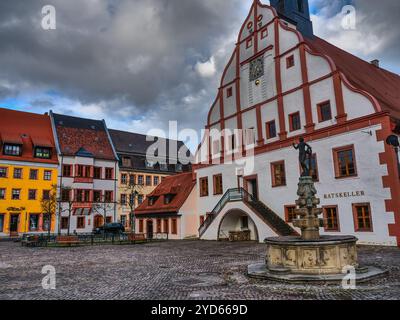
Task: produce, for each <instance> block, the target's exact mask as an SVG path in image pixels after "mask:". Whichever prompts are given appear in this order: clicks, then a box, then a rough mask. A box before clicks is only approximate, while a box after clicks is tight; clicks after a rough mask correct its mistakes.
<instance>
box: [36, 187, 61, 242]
mask: <svg viewBox="0 0 400 320" xmlns="http://www.w3.org/2000/svg"><path fill="white" fill-rule="evenodd" d="M57 203H58V202H57V185H52V186H51V190H49V191H48V193H46V194H43V197H42V199H41V201H40V205H41V208H42V213H43V219H45V218H47V223H48V226H47V231H48V238H49V239H50V232H51V221H52V220H53V219H52V218H53V216H55V215H56V210H57Z"/></svg>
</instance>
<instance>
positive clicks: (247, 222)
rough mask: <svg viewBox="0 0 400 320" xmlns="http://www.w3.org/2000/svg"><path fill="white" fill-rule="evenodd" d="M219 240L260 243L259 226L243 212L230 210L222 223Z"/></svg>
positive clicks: (219, 229)
mask: <svg viewBox="0 0 400 320" xmlns="http://www.w3.org/2000/svg"><path fill="white" fill-rule="evenodd" d="M218 240H230V241H258V230H257V226H256V225H255V223H254V221H253V220H252V219H251V217H250V216H249V215H248V214H247V213H246V212H244V211H243V210H240V209H233V210H230V211H228V212H227V213H226V214H225V215H224V217H223V218H222V220H221V222H220V225H219V228H218Z"/></svg>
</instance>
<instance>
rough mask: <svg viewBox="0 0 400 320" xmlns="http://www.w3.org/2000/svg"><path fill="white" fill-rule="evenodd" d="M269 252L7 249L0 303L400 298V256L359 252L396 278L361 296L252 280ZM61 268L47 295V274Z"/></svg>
mask: <svg viewBox="0 0 400 320" xmlns="http://www.w3.org/2000/svg"><path fill="white" fill-rule="evenodd" d="M264 251H265V245H263V244H254V243H228V242H202V241H177V242H173V241H170V242H163V243H149V244H144V245H136V246H129V245H127V246H95V247H78V248H25V247H21V246H20V245H19V244H18V243H10V242H0V283H1V285H0V299H1V300H4V299H17V300H18V299H107V300H108V299H173V300H175V299H265V300H277V299H312V300H315V299H373V300H376V299H400V249H398V248H385V247H360V248H359V256H360V262H361V264H362V265H374V266H377V267H381V268H385V269H388V270H389V271H390V273H389V274H388V275H386V276H384V277H383V278H381V279H378V280H374V281H373V282H370V283H368V284H359V285H358V286H357V289H356V290H343V289H342V288H341V287H339V286H327V285H319V286H318V285H310V286H306V285H288V284H281V283H276V282H272V281H261V280H254V279H249V278H248V277H247V276H246V270H247V265H249V264H252V263H257V262H259V261H262V260H263V259H264ZM45 265H52V266H54V267H55V269H56V289H55V290H44V289H43V288H42V286H41V282H42V278H43V277H44V275H43V274H42V273H41V270H42V267H43V266H45Z"/></svg>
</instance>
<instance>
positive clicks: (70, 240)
mask: <svg viewBox="0 0 400 320" xmlns="http://www.w3.org/2000/svg"><path fill="white" fill-rule="evenodd" d="M56 242H57V244H66V245H69V246H71V245H78V244H79V238H78V237H77V236H58V237H57V238H56Z"/></svg>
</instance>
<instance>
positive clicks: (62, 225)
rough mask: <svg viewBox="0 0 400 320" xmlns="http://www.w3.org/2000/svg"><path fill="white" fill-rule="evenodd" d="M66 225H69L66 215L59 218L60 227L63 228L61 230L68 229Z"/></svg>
mask: <svg viewBox="0 0 400 320" xmlns="http://www.w3.org/2000/svg"><path fill="white" fill-rule="evenodd" d="M68 225H69V219H68V217H62V218H61V229H63V230H65V229H68Z"/></svg>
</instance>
